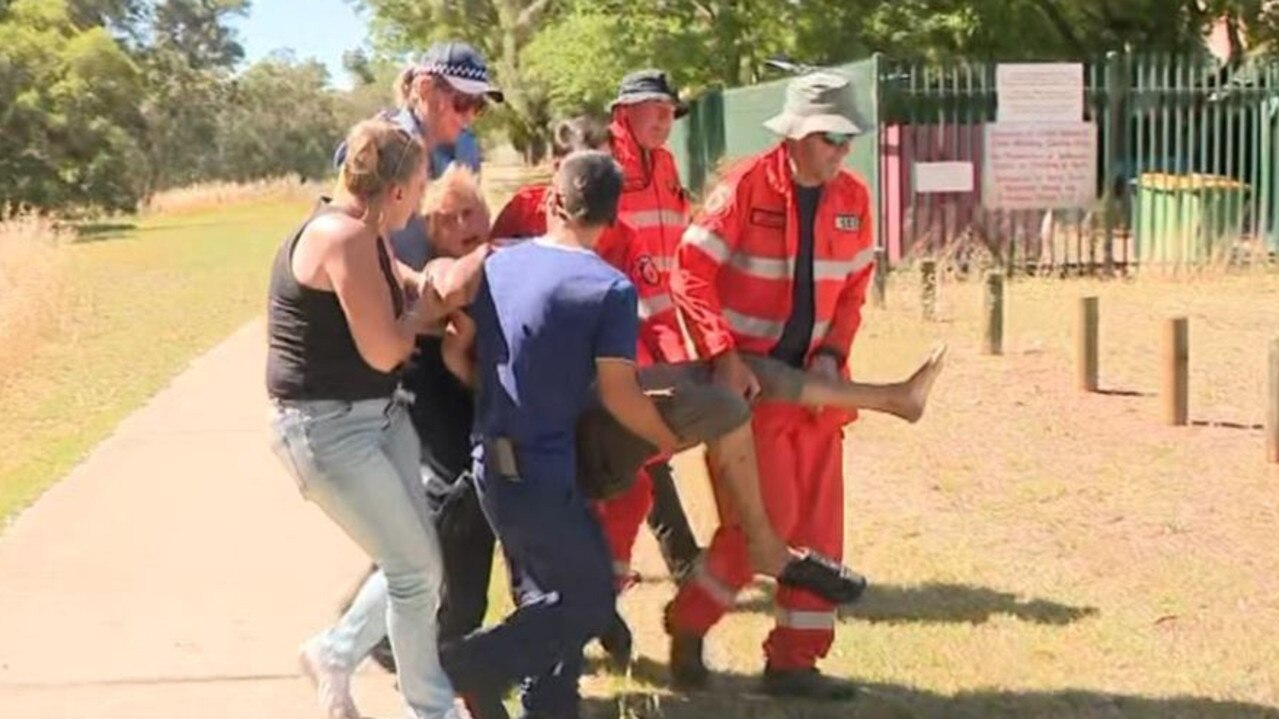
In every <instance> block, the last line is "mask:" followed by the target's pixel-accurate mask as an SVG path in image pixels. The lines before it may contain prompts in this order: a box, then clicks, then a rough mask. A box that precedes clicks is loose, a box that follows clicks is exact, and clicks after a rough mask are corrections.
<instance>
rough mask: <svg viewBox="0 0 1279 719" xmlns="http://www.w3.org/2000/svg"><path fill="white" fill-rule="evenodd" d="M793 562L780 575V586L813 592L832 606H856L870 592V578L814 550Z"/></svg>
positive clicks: (787, 564) (806, 550)
mask: <svg viewBox="0 0 1279 719" xmlns="http://www.w3.org/2000/svg"><path fill="white" fill-rule="evenodd" d="M803 552H804V554H803V555H802V556H800V557H798V558H794V559H791V560H790V561H789V562H787V563H786V566H785V568H783V569H782V572H781V574H779V575H777V583H778V584H781V585H783V586H786V587H791V588H794V589H803V590H805V591H809V592H812V593H813V594H816V595H817V596H819V597H821V598H822V599H825V600H826V601H828V602H830V603H831V604H835V605H840V604H852V603H853V602H855V601H857V600H858V599H860V598H861V596H862V593H863V592H865V591H866V578H865V577H863V576H862V575H860V574H858V573H857V572H854V571H853V570H851V569H849V568H848V567H845V566H844V565H842V564H840V563H839V562H836V561H835V560H833V559H831V558H830V557H826V556H824V555H821V554H818V553H817V552H814V551H813V550H811V549H805V550H803Z"/></svg>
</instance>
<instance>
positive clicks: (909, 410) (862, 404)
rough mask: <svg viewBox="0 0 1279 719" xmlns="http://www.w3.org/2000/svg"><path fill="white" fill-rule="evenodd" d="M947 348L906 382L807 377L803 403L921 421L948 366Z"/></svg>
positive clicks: (930, 357) (926, 361) (938, 352)
mask: <svg viewBox="0 0 1279 719" xmlns="http://www.w3.org/2000/svg"><path fill="white" fill-rule="evenodd" d="M945 358H946V346H945V345H940V346H938V347H937V348H936V349H934V350H933V352H932V354H931V355H929V357H928V359H927V360H925V361H924V363H923V364H922V365H920V367H919V369H917V370H915V373H914V374H912V375H911V376H910V378H909V379H907V380H906V381H904V382H893V383H890V384H871V383H866V382H854V381H848V382H844V381H839V382H834V381H830V380H826V379H821V378H817V377H811V376H806V377H805V379H804V384H803V388H802V390H801V391H800V396H799V403H800V404H804V405H808V406H813V407H836V408H840V409H865V410H871V411H874V412H884V413H886V414H891V415H894V416H896V417H901V418H902V419H904V420H906V421H907V422H911V423H914V422H918V421H919V419H920V418H921V417H923V416H924V408H925V407H926V406H927V404H928V393H929V392H930V391H931V390H932V387H933V382H935V381H936V380H937V376H938V375H939V374H940V373H941V370H942V366H943V365H944V364H945Z"/></svg>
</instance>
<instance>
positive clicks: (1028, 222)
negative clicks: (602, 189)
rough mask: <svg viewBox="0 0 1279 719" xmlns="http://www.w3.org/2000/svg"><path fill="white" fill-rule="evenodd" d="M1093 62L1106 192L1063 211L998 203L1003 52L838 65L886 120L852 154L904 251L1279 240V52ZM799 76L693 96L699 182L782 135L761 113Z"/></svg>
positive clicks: (871, 122) (1038, 261)
mask: <svg viewBox="0 0 1279 719" xmlns="http://www.w3.org/2000/svg"><path fill="white" fill-rule="evenodd" d="M1082 64H1083V66H1084V68H1083V69H1084V103H1083V106H1084V109H1083V114H1084V117H1083V118H1082V119H1083V120H1085V121H1087V122H1090V123H1092V124H1094V125H1095V127H1096V137H1097V140H1096V158H1095V162H1096V172H1095V176H1096V187H1095V193H1094V200H1093V202H1091V203H1085V206H1083V207H1078V208H1073V209H1068V210H1056V211H1046V210H1043V209H1018V210H992V209H989V208H988V207H987V205H986V203H984V202H983V197H982V188H983V182H984V179H985V174H986V170H987V167H986V165H987V158H986V148H985V145H986V139H987V137H988V133H989V127H990V124H991V123H993V122H995V120H996V118H997V113H998V103H999V98H998V96H997V95H998V93H997V89H996V72H997V64H996V63H976V62H955V63H948V64H920V63H914V62H903V61H896V60H892V59H889V58H885V57H882V56H874V57H872V58H870V59H867V60H864V61H860V62H855V63H850V64H847V65H842V66H839V67H838V68H835V69H837V70H838V71H840V72H843V73H845V74H847V75H848V76H849V77H850V78H851V79H852V81H853V87H854V93H855V101H856V106H857V108H858V111H859V113H860V114H861V116H862V117H861V118H860V119H861V120H862V121H863V122H864V123H866V125H867V126H868V127H871V128H873V131H872V132H870V133H869V134H868V136H866V137H864V138H860V139H859V140H858V141H857V142H856V143H855V144H854V149H853V152H852V153H851V154H850V157H849V161H848V165H849V167H850V169H852V170H853V171H854V172H856V173H857V174H859V175H860V176H861V177H862V178H863V179H864V180H865V181H866V182H867V184H868V186H869V187H870V188H871V190H872V193H873V195H874V198H875V202H876V207H877V208H878V209H877V212H876V218H875V220H876V221H875V227H876V230H877V234H878V237H879V242H880V244H881V246H883V247H884V248H885V249H886V250H887V251H888V253H889V257H890V260H891V261H893V262H897V261H902V260H904V259H909V258H912V257H918V256H934V257H944V258H947V259H950V260H952V261H953V262H955V263H957V264H960V265H966V264H971V263H972V262H994V263H996V264H1000V265H1003V266H1005V267H1006V268H1007V269H1008V270H1010V271H1012V270H1015V269H1019V268H1020V269H1024V270H1027V271H1054V272H1070V271H1080V272H1091V271H1094V270H1097V269H1102V268H1105V269H1113V268H1123V267H1128V266H1135V265H1202V264H1206V263H1210V262H1216V261H1222V260H1229V259H1239V258H1240V257H1241V256H1246V257H1256V256H1258V255H1264V254H1266V253H1274V252H1275V251H1276V250H1279V223H1277V222H1276V217H1275V208H1276V205H1277V201H1279V194H1277V193H1279V186H1277V185H1276V178H1275V175H1276V170H1277V169H1279V157H1276V152H1275V148H1274V145H1275V142H1276V138H1279V63H1276V62H1275V61H1272V60H1249V61H1245V62H1241V63H1236V64H1229V65H1227V64H1222V63H1220V62H1217V61H1216V60H1213V59H1210V58H1192V57H1170V56H1150V55H1139V54H1132V55H1128V54H1120V53H1111V54H1109V55H1107V56H1105V57H1102V58H1097V59H1094V60H1091V61H1088V62H1085V63H1082ZM785 84H786V79H785V78H782V79H779V80H776V81H773V82H768V83H763V84H759V85H754V86H751V87H744V88H735V89H731V90H727V91H719V92H712V93H709V94H707V95H705V96H703V97H702V98H699V99H698V100H697V101H696V102H694V103H693V104H692V111H691V112H690V114H689V116H688V117H687V118H685V119H684V120H682V121H681V122H680V123H679V124H678V126H677V128H676V135H675V136H674V137H673V139H672V146H673V147H674V148H675V151H676V155H677V159H678V162H679V164H680V170H681V173H682V175H683V177H684V178H685V180H686V183H687V184H688V185H689V187H690V188H691V189H692V190H693V191H694V193H695V194H696V193H699V192H700V191H701V190H702V189H703V188H704V186H705V185H706V184H707V183H708V182H710V181H713V179H714V177H715V174H716V172H717V171H718V169H719V167H720V166H721V163H723V162H724V161H726V160H732V159H735V158H737V157H741V156H744V155H748V154H751V153H755V152H758V151H760V150H762V149H764V148H766V147H768V146H770V145H771V144H773V143H774V142H776V138H774V137H773V136H772V135H771V134H770V133H769V132H768V131H767V130H765V129H764V128H763V127H762V125H761V123H762V122H763V120H765V119H767V118H768V117H770V116H771V115H773V114H774V113H776V112H777V111H778V110H779V109H780V108H781V106H782V103H783V100H784V94H785ZM922 163H969V164H971V166H972V172H973V174H974V177H973V178H972V187H971V189H969V190H966V191H940V192H938V191H921V190H920V187H919V186H918V183H917V178H916V173H917V171H918V169H919V167H920V165H921V164H922Z"/></svg>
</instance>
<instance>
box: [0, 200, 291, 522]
mask: <svg viewBox="0 0 1279 719" xmlns="http://www.w3.org/2000/svg"><path fill="white" fill-rule="evenodd" d="M305 209H306V205H305V204H302V203H299V202H298V201H283V200H272V201H261V202H255V203H249V204H240V205H235V206H230V207H227V208H221V209H215V210H202V211H198V212H185V213H176V214H172V215H162V216H156V217H152V218H146V219H142V220H139V221H137V222H136V224H135V223H133V222H122V223H113V224H111V225H109V226H99V227H96V228H93V231H91V232H88V233H86V234H84V235H82V236H81V238H80V239H79V241H77V242H74V243H71V244H68V245H66V246H64V247H62V248H60V250H59V251H60V252H62V253H65V257H64V258H63V259H64V261H65V265H64V267H63V272H64V276H63V279H62V283H63V285H64V288H63V289H64V294H65V301H64V302H63V303H62V305H63V309H62V311H61V313H60V317H59V319H58V321H57V322H56V326H54V327H52V328H50V330H49V331H48V332H46V333H45V339H44V340H43V341H42V342H41V343H40V344H39V346H38V347H37V348H36V349H35V350H34V352H33V353H32V354H31V355H30V357H29V359H27V360H24V361H23V362H22V366H21V367H20V368H6V370H7V371H6V374H9V373H10V372H12V374H10V375H9V376H8V377H6V378H5V381H4V382H3V383H2V384H0V406H3V407H4V411H3V413H0V526H3V524H4V523H5V521H6V520H7V519H8V518H10V517H12V516H13V515H14V514H15V513H16V512H18V511H20V510H21V509H22V508H24V507H26V506H27V505H29V504H30V503H31V502H32V501H34V500H35V499H36V498H37V497H38V496H39V495H40V494H41V493H42V492H43V491H44V490H46V489H47V488H48V487H49V486H50V485H52V484H53V483H54V482H56V481H57V480H58V479H59V478H61V477H62V476H63V475H65V474H66V472H68V471H69V470H70V469H71V468H72V467H73V466H74V465H75V464H76V463H77V462H78V461H80V460H81V459H82V458H83V457H84V456H85V455H86V453H87V452H88V451H89V450H90V449H91V448H92V447H93V446H94V445H95V444H96V443H97V442H99V441H100V440H102V439H103V438H105V437H106V436H107V435H108V434H110V432H111V430H112V429H113V428H114V427H115V425H116V424H117V423H118V422H119V421H120V420H121V419H123V418H124V417H125V416H126V415H127V414H129V412H131V411H132V410H134V409H136V408H137V407H138V406H139V405H141V404H142V403H143V402H145V401H146V400H147V399H148V398H149V397H151V396H152V395H153V394H155V393H156V392H157V391H158V390H159V389H161V388H162V387H164V386H165V384H166V383H168V381H169V380H170V379H171V378H172V377H173V376H174V375H175V374H177V373H178V372H179V371H181V370H182V368H183V367H184V366H185V365H186V364H187V363H188V362H189V361H190V360H191V359H192V358H194V357H196V356H198V355H199V354H200V353H202V352H204V351H205V350H207V349H208V348H210V347H212V346H213V345H215V344H216V343H217V342H218V341H219V340H221V339H223V338H224V337H226V335H227V334H229V333H230V332H231V331H233V330H234V329H235V328H236V327H238V326H240V325H241V324H242V323H244V322H245V321H247V320H248V319H250V318H251V317H253V316H254V315H256V314H258V313H260V312H261V311H262V308H263V306H264V302H265V297H266V282H267V275H268V271H269V266H270V259H271V256H272V254H273V253H274V251H275V248H276V247H277V245H278V244H279V243H280V241H281V239H282V238H283V236H284V235H285V234H286V233H287V232H288V231H289V230H290V229H291V228H292V227H293V226H294V225H296V223H297V222H298V221H299V219H300V218H301V217H302V215H303V213H304V212H305ZM15 370H16V371H15ZM192 411H198V408H193V410H192Z"/></svg>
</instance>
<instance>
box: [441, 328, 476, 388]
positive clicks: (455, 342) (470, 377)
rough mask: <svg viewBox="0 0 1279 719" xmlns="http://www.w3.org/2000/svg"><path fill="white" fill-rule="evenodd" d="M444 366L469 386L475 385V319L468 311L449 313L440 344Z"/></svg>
mask: <svg viewBox="0 0 1279 719" xmlns="http://www.w3.org/2000/svg"><path fill="white" fill-rule="evenodd" d="M440 356H441V357H442V358H443V360H444V366H445V367H447V368H448V370H449V372H452V373H453V376H455V377H457V378H458V379H459V380H460V381H461V382H462V384H464V385H466V386H467V387H474V386H475V320H473V319H471V317H470V315H468V314H466V312H454V313H453V314H452V315H449V326H448V329H447V330H446V331H445V333H444V339H443V341H442V342H441V346H440Z"/></svg>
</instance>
